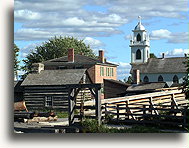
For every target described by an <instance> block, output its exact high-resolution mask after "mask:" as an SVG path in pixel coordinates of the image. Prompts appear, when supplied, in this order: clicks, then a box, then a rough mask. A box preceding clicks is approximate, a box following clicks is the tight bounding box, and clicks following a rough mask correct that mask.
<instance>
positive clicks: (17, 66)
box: [14, 43, 20, 78]
mask: <svg viewBox="0 0 189 148" xmlns="http://www.w3.org/2000/svg"><path fill="white" fill-rule="evenodd" d="M19 51H20V49H19V48H18V47H17V46H16V44H15V43H14V77H16V78H17V76H18V70H19V63H20V61H19V60H18V55H19Z"/></svg>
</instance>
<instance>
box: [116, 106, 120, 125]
mask: <svg viewBox="0 0 189 148" xmlns="http://www.w3.org/2000/svg"><path fill="white" fill-rule="evenodd" d="M116 110H117V121H119V104H117V106H116Z"/></svg>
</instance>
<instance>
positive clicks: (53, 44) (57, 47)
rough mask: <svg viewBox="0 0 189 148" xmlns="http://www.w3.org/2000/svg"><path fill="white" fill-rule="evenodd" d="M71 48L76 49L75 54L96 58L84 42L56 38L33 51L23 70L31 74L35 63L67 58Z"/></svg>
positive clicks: (28, 56)
mask: <svg viewBox="0 0 189 148" xmlns="http://www.w3.org/2000/svg"><path fill="white" fill-rule="evenodd" d="M69 48H74V51H75V54H80V53H83V55H86V56H89V57H94V58H95V57H96V56H95V54H94V53H93V50H92V49H91V48H90V46H89V45H86V44H85V43H84V42H83V40H78V39H77V38H74V37H61V36H60V37H56V36H55V37H54V38H52V39H49V40H48V41H46V42H44V43H43V44H42V45H41V46H37V47H36V48H35V50H33V51H31V53H29V54H28V55H27V56H26V58H25V59H24V60H23V62H24V66H23V67H22V69H23V70H24V71H25V72H26V73H29V72H30V70H31V65H32V64H33V63H38V62H43V61H46V60H50V59H54V58H59V57H62V56H66V55H67V51H68V49H69Z"/></svg>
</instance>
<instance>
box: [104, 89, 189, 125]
mask: <svg viewBox="0 0 189 148" xmlns="http://www.w3.org/2000/svg"><path fill="white" fill-rule="evenodd" d="M103 102H104V109H105V110H104V113H105V116H106V117H107V116H109V117H111V119H112V121H114V122H119V123H121V122H126V123H144V124H147V123H149V124H158V125H163V124H169V125H176V126H182V127H186V125H187V115H186V113H187V109H188V104H189V100H187V99H186V98H185V93H184V92H182V90H166V91H163V92H155V93H148V94H142V95H135V96H127V97H121V98H113V99H112V100H111V99H108V100H104V101H103Z"/></svg>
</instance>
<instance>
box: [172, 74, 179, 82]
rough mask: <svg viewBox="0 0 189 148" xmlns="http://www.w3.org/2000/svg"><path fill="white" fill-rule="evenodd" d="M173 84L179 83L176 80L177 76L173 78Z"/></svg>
mask: <svg viewBox="0 0 189 148" xmlns="http://www.w3.org/2000/svg"><path fill="white" fill-rule="evenodd" d="M173 83H179V80H178V77H177V75H175V76H174V77H173Z"/></svg>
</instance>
